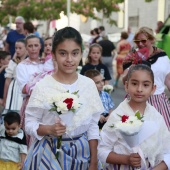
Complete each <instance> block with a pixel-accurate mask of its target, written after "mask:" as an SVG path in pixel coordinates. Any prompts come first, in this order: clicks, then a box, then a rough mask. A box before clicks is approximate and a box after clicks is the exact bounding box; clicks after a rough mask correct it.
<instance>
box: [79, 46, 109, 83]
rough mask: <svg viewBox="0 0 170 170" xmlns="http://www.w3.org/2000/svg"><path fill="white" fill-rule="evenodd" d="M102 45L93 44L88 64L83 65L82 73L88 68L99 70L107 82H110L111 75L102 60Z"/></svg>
mask: <svg viewBox="0 0 170 170" xmlns="http://www.w3.org/2000/svg"><path fill="white" fill-rule="evenodd" d="M101 55H102V47H101V46H100V45H99V44H92V45H91V46H90V49H89V54H88V56H87V61H86V65H84V66H83V68H82V70H81V72H80V74H82V75H84V74H85V72H86V71H87V70H91V69H96V70H98V71H99V72H100V73H101V75H102V76H103V78H104V80H105V84H109V80H111V76H110V73H109V70H108V69H107V67H106V66H105V65H104V64H102V61H101Z"/></svg>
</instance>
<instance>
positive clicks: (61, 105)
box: [48, 91, 80, 114]
mask: <svg viewBox="0 0 170 170" xmlns="http://www.w3.org/2000/svg"><path fill="white" fill-rule="evenodd" d="M77 93H78V91H77V92H74V93H69V92H64V93H60V94H57V95H56V96H53V97H52V98H51V99H48V102H49V104H50V105H51V106H52V107H51V108H50V111H56V112H57V113H58V114H63V113H67V112H68V111H72V112H75V111H76V110H77V109H78V108H79V107H80V103H79V100H78V95H77Z"/></svg>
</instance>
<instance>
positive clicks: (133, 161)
mask: <svg viewBox="0 0 170 170" xmlns="http://www.w3.org/2000/svg"><path fill="white" fill-rule="evenodd" d="M129 165H131V166H133V167H136V168H138V167H141V157H140V155H139V154H138V153H132V154H130V156H129Z"/></svg>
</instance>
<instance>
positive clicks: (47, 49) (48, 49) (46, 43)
mask: <svg viewBox="0 0 170 170" xmlns="http://www.w3.org/2000/svg"><path fill="white" fill-rule="evenodd" d="M51 51H52V39H48V40H45V41H44V53H45V54H46V55H49V54H51Z"/></svg>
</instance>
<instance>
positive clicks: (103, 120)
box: [99, 115, 106, 123]
mask: <svg viewBox="0 0 170 170" xmlns="http://www.w3.org/2000/svg"><path fill="white" fill-rule="evenodd" d="M99 121H100V123H104V122H106V120H105V117H104V116H103V115H100V120H99Z"/></svg>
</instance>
